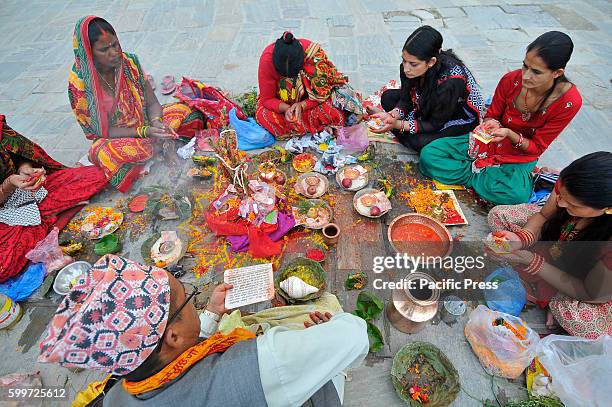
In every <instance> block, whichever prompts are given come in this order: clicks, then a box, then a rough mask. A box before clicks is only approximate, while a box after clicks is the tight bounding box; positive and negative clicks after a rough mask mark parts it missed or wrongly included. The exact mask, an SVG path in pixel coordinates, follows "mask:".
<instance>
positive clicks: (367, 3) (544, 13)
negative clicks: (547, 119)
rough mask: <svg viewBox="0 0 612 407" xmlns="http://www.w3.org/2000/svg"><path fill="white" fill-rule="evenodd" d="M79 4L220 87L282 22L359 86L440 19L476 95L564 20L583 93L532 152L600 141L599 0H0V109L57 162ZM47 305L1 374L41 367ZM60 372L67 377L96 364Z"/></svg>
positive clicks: (179, 71)
mask: <svg viewBox="0 0 612 407" xmlns="http://www.w3.org/2000/svg"><path fill="white" fill-rule="evenodd" d="M88 14H95V15H99V16H102V17H105V18H106V19H108V20H109V21H110V22H111V23H112V24H113V25H114V26H115V28H116V29H117V30H118V32H119V38H120V40H121V42H122V45H123V48H124V49H125V50H126V51H131V52H135V53H137V54H138V55H139V56H140V58H141V61H142V64H143V66H144V67H145V69H146V70H147V72H149V73H151V74H153V75H154V76H155V78H157V79H158V81H159V79H161V77H162V76H163V75H165V74H174V75H175V76H177V77H180V75H186V76H190V77H193V78H197V79H200V80H203V81H206V82H209V83H211V84H213V85H217V86H220V87H222V88H224V89H226V90H229V91H231V92H240V91H244V90H248V89H250V88H252V87H254V86H256V84H257V77H256V74H257V61H258V57H259V54H260V52H261V50H262V49H263V47H264V46H265V45H266V44H268V43H270V42H272V41H273V40H274V39H275V38H277V37H278V36H279V35H280V33H281V32H282V31H284V30H286V29H290V30H292V31H294V32H295V33H296V35H298V36H303V37H307V38H311V39H313V40H316V41H319V42H321V43H322V44H323V46H324V48H325V49H326V50H327V52H328V54H329V55H330V57H331V59H332V61H334V63H335V64H336V65H337V66H338V68H339V69H340V70H342V71H343V72H345V73H346V74H348V75H349V76H350V78H351V82H352V84H353V85H354V86H355V87H356V88H359V89H361V90H363V91H364V92H365V93H369V92H372V91H374V90H376V89H377V88H379V87H380V86H381V85H382V84H383V83H384V82H386V81H387V80H388V79H391V78H396V76H397V70H398V68H397V67H398V62H399V58H400V57H399V55H400V50H401V47H402V45H403V42H404V40H405V38H406V37H407V36H408V35H409V34H410V32H412V30H414V29H415V28H416V27H418V26H419V25H421V24H429V25H432V26H434V27H436V28H438V29H439V30H440V31H441V32H442V34H443V35H444V38H445V42H444V47H445V48H448V47H452V48H453V49H454V50H455V51H456V52H457V53H458V54H459V55H460V56H461V57H462V58H463V60H464V61H465V62H466V64H467V65H468V66H469V67H470V68H471V70H472V72H473V73H474V75H475V76H476V77H477V79H478V80H479V82H480V84H481V86H482V87H483V89H484V91H485V93H486V94H491V93H492V92H493V90H494V88H495V85H496V84H497V81H498V80H499V78H500V77H501V76H502V74H503V73H505V72H506V71H508V70H510V69H516V68H518V67H520V62H521V60H522V57H523V53H524V49H525V47H526V45H527V44H528V43H529V42H530V41H531V40H533V39H534V38H535V37H536V36H537V35H539V34H541V33H543V32H545V31H548V30H561V31H564V32H566V33H568V34H569V35H570V36H571V37H572V39H573V40H574V43H575V51H574V55H573V57H572V60H571V62H570V65H569V67H568V69H567V73H568V75H569V77H570V78H571V79H572V81H574V82H575V83H576V84H577V85H578V87H579V88H580V91H581V92H582V95H583V100H584V105H583V108H582V110H581V112H580V113H579V114H578V116H577V117H576V118H575V119H574V121H573V122H572V124H571V125H570V127H569V128H568V129H566V130H565V132H564V133H563V134H562V136H561V137H560V138H559V139H558V140H557V141H555V142H554V143H553V144H552V146H551V147H550V148H549V150H548V151H547V152H546V153H545V155H544V157H543V158H542V160H541V162H542V163H543V164H546V165H552V166H557V167H562V166H564V165H565V164H567V163H568V162H569V161H571V160H572V159H574V158H576V157H578V156H580V155H582V154H585V153H587V152H591V151H595V150H611V148H610V147H611V146H612V143H611V142H610V134H609V129H610V128H611V127H612V116H611V114H610V112H611V111H612V109H611V107H612V97H611V87H612V85H611V83H610V78H611V77H612V72H611V70H610V63H611V62H612V59H611V55H612V53H611V52H610V51H611V50H612V45H610V44H611V40H612V3H610V2H609V1H605V0H590V1H567V0H555V1H552V0H537V1H535V2H531V3H530V2H527V1H525V0H508V1H499V0H437V1H433V0H419V1H416V0H390V1H375V0H361V1H357V0H355V1H350V0H337V1H329V0H310V1H308V2H304V1H298V0H288V1H280V0H258V1H239V0H225V1H212V0H209V1H197V0H165V1H159V0H154V1H153V0H115V1H110V0H92V1H78V0H73V1H61V0H57V1H40V0H31V1H28V2H23V1H17V0H3V1H2V3H1V4H0V38H2V41H1V42H0V113H2V114H5V115H7V117H8V122H9V124H11V125H12V126H13V127H14V128H15V129H17V130H18V131H20V132H22V133H23V134H25V135H27V136H29V137H31V138H32V139H33V140H36V141H37V142H39V143H40V144H41V145H43V146H44V147H45V148H46V149H47V150H48V151H49V152H50V153H51V154H52V155H53V156H54V157H56V158H57V159H59V160H61V161H63V162H65V163H67V164H71V163H74V162H75V161H77V160H78V159H79V158H80V157H81V156H82V155H84V154H85V152H86V151H87V147H88V142H87V141H86V140H85V138H84V137H83V134H82V132H81V130H80V128H79V127H78V125H77V124H76V122H75V120H74V117H73V116H72V113H71V111H70V107H69V105H68V98H67V95H66V81H67V75H68V70H69V69H70V66H71V64H72V59H73V57H72V49H71V36H72V31H73V27H74V23H75V22H76V20H77V19H78V18H79V17H81V16H84V15H88ZM161 100H162V102H163V101H165V100H167V99H161ZM606 112H608V113H606ZM52 312H53V309H52V308H50V307H48V308H45V307H39V308H36V309H35V312H34V311H32V312H31V313H29V315H27V316H26V320H24V322H22V326H21V328H20V329H19V330H18V332H15V333H14V334H11V335H7V334H6V333H0V358H2V360H3V363H2V364H0V375H3V374H6V373H9V372H12V371H17V370H19V371H24V370H31V369H33V368H40V367H39V366H37V365H35V364H34V358H35V354H36V345H35V343H36V342H38V338H39V337H40V335H41V334H42V332H43V330H44V328H45V325H46V321H48V319H49V316H50V315H51V313H52ZM28 321H29V322H28ZM26 322H27V323H26ZM436 332H437V333H438V334H439V335H440V336H443V337H444V338H443V339H444V346H442V347H443V350H445V351H446V352H453V351H454V350H455V349H456V350H457V352H458V354H459V355H458V356H457V357H459V358H464V357H465V358H467V356H465V355H467V354H468V353H465V352H469V350H467V349H466V348H465V341H463V342H462V343H461V344H460V346H458V347H457V348H455V347H454V343H455V341H461V335H455V334H456V332H455V333H453V332H451V330H445V329H444V328H440V330H439V331H436ZM462 352H463V353H462ZM464 353H465V354H464ZM4 361H7V362H4ZM466 363H467V364H466V365H465V366H468V367H471V368H472V369H474V370H473V371H472V373H474V375H475V376H482V374H481V373H479V372H478V371H477V369H478V368H479V367H478V365H477V364H474V363H473V360H471V361H468V362H466ZM389 364H390V359H386V360H385V361H384V362H382V363H380V361H379V362H378V363H374V362H372V361H370V362H369V363H368V366H366V367H364V368H363V369H360V370H359V371H356V372H355V373H354V375H353V382H352V383H350V384H349V385H348V386H347V390H350V392H349V394H348V395H347V400H346V401H347V405H352V406H370V405H378V404H383V403H384V404H386V405H398V406H399V405H400V403H399V401H398V399H397V398H396V397H395V396H394V395H393V394H392V390H391V389H390V387H389V385H388V383H387V380H386V375H387V374H388V370H389ZM45 369H47V373H46V379H47V383H50V382H53V383H63V381H64V380H65V378H66V377H67V374H66V372H65V371H63V370H62V369H59V368H58V369H52V368H49V367H46V368H45ZM69 376H70V377H71V378H72V379H73V380H72V382H71V383H70V386H72V388H73V389H74V388H79V387H80V386H81V384H82V383H84V382H86V381H87V380H90V379H92V377H95V376H91V375H90V374H83V373H81V374H72V373H71V374H69ZM483 380H485V382H486V379H483V378H482V377H480V378H478V379H474V381H473V382H472V383H468V386H467V387H468V389H469V390H470V391H471V392H472V394H476V395H478V396H479V397H486V396H487V394H489V393H490V391H488V390H486V389H479V385H481V384H482V383H483ZM380 383H385V384H384V385H383V386H381V385H379V384H380ZM485 384H486V383H485ZM460 400H461V401H460V402H459V401H458V402H457V403H456V405H460V406H469V405H477V403H476V402H475V401H473V400H471V399H469V398H468V397H467V396H465V395H462V397H461V399H460ZM0 405H2V402H0Z"/></svg>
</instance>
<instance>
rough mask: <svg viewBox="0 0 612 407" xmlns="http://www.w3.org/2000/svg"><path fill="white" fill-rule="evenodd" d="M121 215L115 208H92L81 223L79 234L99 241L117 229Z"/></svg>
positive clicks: (121, 221)
mask: <svg viewBox="0 0 612 407" xmlns="http://www.w3.org/2000/svg"><path fill="white" fill-rule="evenodd" d="M122 223H123V213H122V212H119V211H118V210H116V209H115V208H112V207H105V208H94V209H93V210H92V211H91V212H90V213H89V214H87V215H86V216H85V218H84V219H83V222H82V223H81V232H83V234H84V236H85V237H87V238H88V239H92V240H94V239H101V238H103V237H104V236H106V235H109V234H111V233H113V232H114V231H116V230H117V229H119V226H121V224H122Z"/></svg>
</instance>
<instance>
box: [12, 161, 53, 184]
mask: <svg viewBox="0 0 612 407" xmlns="http://www.w3.org/2000/svg"><path fill="white" fill-rule="evenodd" d="M46 173H47V171H46V170H45V169H44V168H43V167H40V168H33V167H32V165H30V164H29V163H27V164H22V165H21V166H20V167H19V174H21V175H27V177H28V181H34V184H35V185H36V187H38V185H40V184H42V182H43V181H44V180H45V174H46Z"/></svg>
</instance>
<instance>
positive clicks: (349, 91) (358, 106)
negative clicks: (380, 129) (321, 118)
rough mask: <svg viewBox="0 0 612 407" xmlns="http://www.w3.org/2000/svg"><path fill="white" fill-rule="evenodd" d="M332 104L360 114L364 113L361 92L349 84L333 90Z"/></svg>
mask: <svg viewBox="0 0 612 407" xmlns="http://www.w3.org/2000/svg"><path fill="white" fill-rule="evenodd" d="M332 104H333V105H334V106H335V107H337V108H338V109H342V110H344V111H347V112H351V113H354V114H356V115H358V116H360V115H362V114H363V113H364V109H363V105H362V101H361V94H360V93H359V92H357V91H356V90H355V89H353V87H352V86H351V85H349V84H344V85H342V86H338V87H335V88H334V90H333V91H332Z"/></svg>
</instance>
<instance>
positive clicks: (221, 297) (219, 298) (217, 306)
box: [206, 283, 234, 316]
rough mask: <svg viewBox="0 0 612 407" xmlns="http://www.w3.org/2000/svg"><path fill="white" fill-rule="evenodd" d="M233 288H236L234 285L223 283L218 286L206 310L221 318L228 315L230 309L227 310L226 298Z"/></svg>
mask: <svg viewBox="0 0 612 407" xmlns="http://www.w3.org/2000/svg"><path fill="white" fill-rule="evenodd" d="M232 288H234V286H233V285H231V284H226V283H221V284H219V285H218V286H216V287H215V289H214V290H213V292H212V294H211V295H210V301H209V302H208V306H207V307H206V309H207V310H209V311H210V312H214V313H215V314H217V315H219V316H221V315H223V314H225V313H227V311H228V309H227V308H225V296H226V295H227V290H231V289H232Z"/></svg>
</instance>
